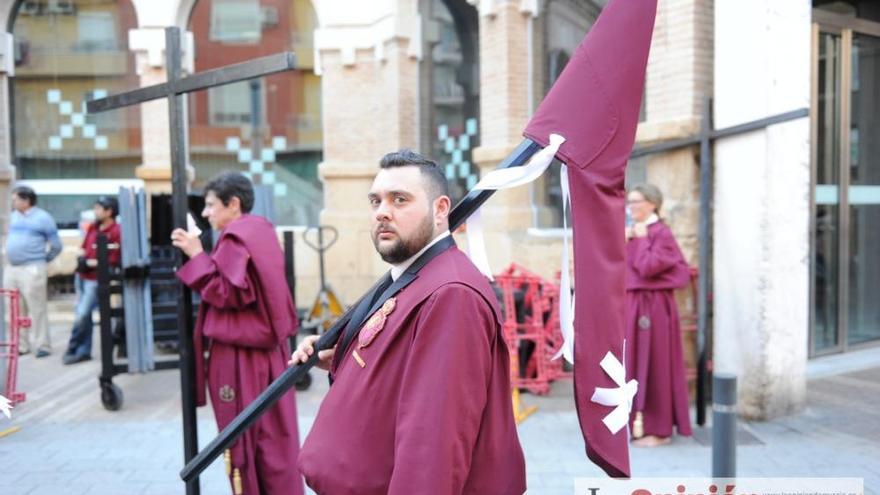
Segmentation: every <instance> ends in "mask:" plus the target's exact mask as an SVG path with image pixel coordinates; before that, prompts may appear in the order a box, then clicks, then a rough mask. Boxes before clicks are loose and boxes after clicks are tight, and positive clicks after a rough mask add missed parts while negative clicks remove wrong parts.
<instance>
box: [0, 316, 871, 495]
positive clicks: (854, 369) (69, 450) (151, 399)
mask: <svg viewBox="0 0 880 495" xmlns="http://www.w3.org/2000/svg"><path fill="white" fill-rule="evenodd" d="M69 325H70V322H69V321H63V320H56V321H55V322H53V327H52V336H53V344H54V346H55V349H54V352H55V354H53V355H52V356H51V357H49V358H47V359H40V360H37V359H35V358H34V357H33V356H32V355H29V356H25V357H23V358H22V360H21V365H20V376H21V378H20V387H19V388H20V389H23V390H24V391H25V392H27V394H28V398H27V402H25V403H24V404H21V405H20V406H19V407H17V408H16V409H15V410H14V411H13V414H14V415H13V421H12V422H9V421H7V420H6V418H5V417H0V432H3V431H7V434H6V435H5V436H0V466H2V470H0V471H2V474H0V494H3V495H19V494H28V495H35V494H64V495H79V494H163V495H164V494H178V493H183V492H184V490H183V484H182V483H181V482H180V481H179V478H178V476H177V473H178V471H179V470H180V468H181V466H182V454H181V451H182V440H181V426H180V419H179V416H180V398H179V376H178V374H177V372H176V371H162V372H155V373H150V374H146V375H123V376H119V377H117V378H116V379H115V380H114V382H115V383H117V384H118V385H119V386H120V387H121V388H122V389H123V391H124V393H125V403H124V405H123V408H122V410H121V411H118V412H108V411H106V410H104V408H103V407H102V406H101V402H100V396H99V389H98V382H97V379H96V376H97V374H98V370H99V363H98V360H97V359H95V360H93V361H90V362H87V363H82V364H78V365H75V366H69V367H65V366H62V365H61V349H62V348H63V345H64V344H65V342H66V334H67V333H68V332H69ZM96 346H97V342H96ZM96 349H97V347H96ZM95 357H96V358H97V352H96V353H95ZM878 363H880V349H875V350H868V351H862V352H860V353H852V354H849V355H847V356H845V357H837V358H830V359H825V360H823V361H818V362H813V363H811V365H810V366H811V376H813V378H811V380H810V382H809V388H808V401H809V402H808V406H807V408H806V410H805V411H804V412H802V413H800V414H798V415H795V416H791V417H786V418H782V419H778V420H775V421H772V422H767V423H749V424H744V425H742V430H743V431H742V432H741V437H742V439H743V440H744V441H745V444H744V445H740V447H739V451H738V458H737V462H738V466H737V467H738V473H739V474H740V475H741V476H760V477H781V476H805V477H806V476H810V477H815V476H820V477H822V476H835V477H864V478H865V488H866V493H880V492H878V491H877V487H878V486H880V463H878V461H877V460H878V459H880V419H878V413H877V411H878V410H880V364H878ZM318 373H321V375H318ZM318 373H316V374H315V380H314V383H313V386H312V388H311V389H310V390H309V391H308V392H306V393H302V394H300V395H299V396H298V406H299V411H300V431H301V434H302V435H303V436H304V435H305V433H306V432H307V431H308V428H309V426H310V425H311V422H312V420H313V418H314V415H315V412H316V411H317V408H318V405H319V404H320V400H321V397H322V396H323V394H324V393H325V391H326V380H325V379H324V378H323V372H318ZM523 401H524V402H525V403H527V404H529V405H537V406H538V407H539V410H538V412H537V413H535V414H534V415H533V416H531V417H530V418H528V419H527V420H526V421H525V422H524V423H523V424H522V425H520V428H519V433H520V438H521V440H522V444H523V447H524V449H525V452H526V458H527V468H528V477H529V493H532V494H570V493H572V487H573V478H574V477H577V476H600V473H599V471H598V470H597V469H596V468H594V467H593V466H592V465H591V464H589V463H588V462H587V461H586V457H585V455H584V454H583V443H582V440H581V437H580V432H579V430H578V426H577V420H576V416H575V413H574V407H573V402H572V396H571V384H570V382H560V383H557V384H556V385H555V387H554V388H553V391H552V393H551V394H550V396H548V397H535V396H532V395H523ZM11 427H20V430H18V431H15V432H9V429H10V428H11ZM697 430H698V431H697V435H695V438H676V439H675V441H674V442H673V443H672V444H671V445H669V446H665V447H660V448H655V449H635V448H634V449H632V451H631V453H632V465H633V475H634V476H683V477H684V476H687V477H696V476H706V475H708V474H709V473H710V465H711V449H710V447H708V446H707V445H706V444H705V441H704V438H706V437H709V435H708V434H707V432H705V431H701V430H700V429H699V428H698V429H697ZM215 434H216V428H215V427H214V425H213V417H212V414H211V411H210V410H209V409H206V408H205V409H200V410H199V440H200V443H201V444H203V445H204V444H205V443H207V442H208V441H209V440H210V439H211V438H212V437H213V436H214V435H215ZM0 435H2V433H0ZM201 482H202V485H201V486H202V493H205V494H225V493H228V492H229V490H228V487H227V483H226V480H225V477H224V474H223V467H222V465H221V463H220V462H217V463H215V464H214V465H212V466H211V467H210V468H209V470H208V471H207V472H206V474H205V475H204V476H203V477H202V481H201Z"/></svg>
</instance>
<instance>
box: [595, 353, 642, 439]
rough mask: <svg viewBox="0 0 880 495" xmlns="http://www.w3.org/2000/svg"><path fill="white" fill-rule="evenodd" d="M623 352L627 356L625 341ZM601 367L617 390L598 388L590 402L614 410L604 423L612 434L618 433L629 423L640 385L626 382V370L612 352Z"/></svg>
mask: <svg viewBox="0 0 880 495" xmlns="http://www.w3.org/2000/svg"><path fill="white" fill-rule="evenodd" d="M623 352H624V354H626V342H625V341H624V343H623ZM624 359H625V358H624ZM599 366H601V367H602V369H603V370H605V373H606V374H608V376H610V377H611V379H612V380H614V383H615V384H616V385H617V388H602V387H596V390H595V391H593V397H592V398H591V399H590V400H591V401H592V402H595V403H596V404H601V405H603V406H609V407H613V408H614V410H613V411H611V412H610V413H608V414H607V415H606V416H605V417H604V418H602V422H603V423H605V426H606V427H607V428H608V429H609V430H610V431H611V433H617V432H618V431H620V430H621V429H623V427H624V426H626V425H627V424H628V423H629V413H630V411H631V410H632V403H633V397H635V395H636V391H637V390H638V387H639V383H638V382H637V381H636V380H630V381H626V368H624V366H623V364H621V362H620V361H618V360H617V358H616V357H614V354H612V353H611V351H608V353H607V354H605V357H604V358H602V361H601V362H600V363H599Z"/></svg>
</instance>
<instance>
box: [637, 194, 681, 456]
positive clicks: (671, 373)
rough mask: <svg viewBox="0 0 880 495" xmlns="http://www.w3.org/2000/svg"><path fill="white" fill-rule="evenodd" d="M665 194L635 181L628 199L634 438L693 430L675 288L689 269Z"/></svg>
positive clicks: (644, 441)
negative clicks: (663, 212) (664, 211)
mask: <svg viewBox="0 0 880 495" xmlns="http://www.w3.org/2000/svg"><path fill="white" fill-rule="evenodd" d="M662 204H663V196H662V194H661V193H660V190H659V189H658V188H657V187H656V186H653V185H650V184H642V185H639V186H636V187H634V188H633V189H632V190H631V191H630V192H629V194H628V196H627V205H628V207H629V209H630V215H631V216H632V221H633V222H634V223H633V225H632V226H630V227H628V228H627V229H626V236H627V244H626V264H627V275H626V297H627V327H626V371H627V379H630V378H635V379H636V380H637V381H638V383H639V389H638V392H637V393H636V397H635V401H634V403H633V408H632V414H631V417H630V426H631V431H632V433H633V438H634V440H633V444H634V445H639V446H655V445H661V444H664V443H668V442H669V441H670V437H671V436H672V427H673V425H674V426H675V427H676V428H677V430H678V434H679V435H688V436H689V435H691V423H690V416H689V415H688V390H687V381H686V379H685V369H684V358H683V350H682V341H681V328H680V326H679V321H678V308H677V306H676V302H675V296H674V294H673V292H674V290H675V289H677V288H680V287H684V286H686V285H687V284H688V282H689V281H690V270H689V268H688V265H687V263H686V262H685V260H684V256H683V255H682V253H681V250H680V249H679V247H678V244H677V243H676V242H675V238H674V237H673V236H672V231H670V230H669V227H667V226H666V224H665V223H663V221H662V220H661V219H660V218H659V216H658V214H659V212H660V206H661V205H662Z"/></svg>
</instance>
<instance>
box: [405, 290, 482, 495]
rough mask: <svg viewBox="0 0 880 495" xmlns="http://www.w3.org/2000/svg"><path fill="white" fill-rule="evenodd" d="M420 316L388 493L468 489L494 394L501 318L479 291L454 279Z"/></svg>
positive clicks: (406, 375) (407, 375) (434, 297)
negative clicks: (492, 383)
mask: <svg viewBox="0 0 880 495" xmlns="http://www.w3.org/2000/svg"><path fill="white" fill-rule="evenodd" d="M416 324H417V331H416V332H415V336H414V337H413V341H412V344H411V345H412V348H411V351H410V353H409V356H408V359H407V363H406V367H405V370H404V372H403V375H402V377H401V381H402V386H401V392H400V398H399V402H398V403H399V408H398V411H397V418H396V420H397V421H396V426H395V453H394V470H393V473H392V475H391V482H390V485H389V489H388V493H389V494H392V495H393V494H398V495H400V494H406V495H409V494H412V493H426V492H427V491H430V492H431V493H435V494H453V493H461V491H462V487H463V486H464V484H465V481H466V479H467V475H468V472H469V471H470V465H471V454H472V452H473V449H474V445H475V444H476V440H477V434H478V433H479V430H480V422H481V418H482V414H483V409H484V407H485V404H486V400H487V390H488V387H489V381H490V378H491V372H492V364H491V363H492V356H491V352H492V349H493V340H494V338H496V337H495V335H496V334H495V331H496V330H495V329H496V324H495V318H494V316H493V313H492V311H491V309H490V308H489V306H488V304H486V302H485V301H484V300H483V299H482V298H481V297H480V296H479V295H478V294H477V293H476V292H474V291H473V290H472V289H470V288H468V287H465V286H462V285H458V284H454V285H446V286H444V287H442V288H440V289H439V290H438V291H436V292H435V293H434V294H432V295H431V297H430V298H429V299H428V300H427V301H426V302H425V304H424V306H423V308H422V309H421V311H420V313H419V316H418V321H417V323H416Z"/></svg>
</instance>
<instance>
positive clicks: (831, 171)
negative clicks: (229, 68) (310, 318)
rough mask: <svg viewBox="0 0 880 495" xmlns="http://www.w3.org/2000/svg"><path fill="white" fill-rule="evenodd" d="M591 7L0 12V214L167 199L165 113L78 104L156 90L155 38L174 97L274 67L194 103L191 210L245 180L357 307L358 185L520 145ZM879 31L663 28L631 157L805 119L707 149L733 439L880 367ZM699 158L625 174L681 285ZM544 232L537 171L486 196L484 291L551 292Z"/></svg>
mask: <svg viewBox="0 0 880 495" xmlns="http://www.w3.org/2000/svg"><path fill="white" fill-rule="evenodd" d="M606 3H607V1H605V0H374V1H370V2H364V1H358V0H198V1H196V0H161V1H159V0H150V1H147V0H20V1H12V0H0V19H2V20H4V21H5V26H6V33H5V34H4V38H3V41H4V42H3V43H0V191H2V192H3V195H2V198H0V199H3V200H5V199H6V195H5V194H6V193H7V192H8V188H9V186H10V185H11V184H12V183H13V182H14V180H15V179H16V178H48V179H64V178H93V177H100V178H117V177H118V178H124V177H138V178H141V179H143V180H144V181H145V182H146V183H147V187H148V188H149V189H150V190H151V191H167V190H169V188H170V186H169V180H170V168H169V161H170V160H169V156H170V154H169V150H168V136H167V134H168V127H167V106H166V104H165V103H164V102H162V101H158V102H152V103H149V104H145V105H143V106H141V107H140V108H131V109H128V110H124V111H119V112H114V113H111V114H107V115H98V116H91V115H85V114H84V112H83V111H82V105H83V102H84V101H85V100H86V99H87V98H90V97H95V96H100V95H102V94H106V93H108V92H111V93H112V92H116V91H121V90H123V89H125V88H132V87H136V86H139V85H148V84H153V83H156V82H160V81H162V80H164V77H165V68H164V53H163V50H164V35H163V32H162V30H163V28H164V27H166V26H177V27H180V28H182V29H185V30H187V32H188V36H187V39H188V40H189V42H188V43H187V44H186V48H185V53H184V61H185V64H184V65H185V67H186V68H187V70H189V71H194V70H196V71H202V70H206V69H210V68H215V67H218V66H221V65H226V64H229V63H234V62H239V61H244V60H249V59H252V58H256V57H259V56H261V55H266V54H270V53H275V52H279V51H284V50H291V51H294V52H295V53H296V55H297V60H298V69H297V70H296V71H293V72H292V73H284V74H278V75H273V76H269V77H265V78H262V79H261V80H259V81H254V82H245V83H239V84H235V85H230V86H227V87H223V88H214V89H211V90H209V91H206V92H203V93H199V94H195V95H191V96H189V97H188V123H189V131H188V132H189V144H190V164H191V172H192V178H193V181H192V184H193V188H194V189H195V190H197V189H198V188H199V187H200V185H201V184H203V183H204V180H205V179H206V178H208V177H210V176H211V175H213V174H214V173H215V172H217V171H219V170H224V169H230V168H231V169H237V170H241V171H242V172H244V173H246V174H248V175H249V176H250V177H251V178H252V179H253V180H254V182H255V184H257V185H260V186H264V187H266V188H267V190H268V191H270V193H271V195H272V197H273V199H274V206H275V210H276V214H277V219H278V223H279V224H280V225H281V226H284V227H285V228H287V227H291V228H294V229H296V230H297V231H302V230H303V229H304V228H305V227H306V226H310V225H316V224H318V223H321V224H324V225H331V226H334V227H336V228H337V229H338V231H339V233H340V239H339V240H340V242H338V243H337V244H336V245H335V246H334V247H333V248H331V249H330V250H329V251H327V253H326V264H327V267H328V271H327V273H328V281H329V283H330V284H331V285H332V286H334V287H335V288H336V289H338V292H339V293H340V295H341V296H342V299H343V300H344V301H346V302H351V301H353V300H354V299H355V298H356V297H358V296H359V295H360V293H361V292H362V291H363V290H365V289H366V288H367V287H369V286H370V285H371V284H372V282H373V281H374V280H375V278H376V277H377V276H378V275H379V274H381V273H382V272H383V271H384V270H385V269H386V267H385V265H384V264H383V263H382V262H381V261H380V260H379V259H378V257H377V256H375V254H374V252H373V248H372V245H371V243H370V241H369V234H368V227H367V217H366V214H367V211H368V208H367V204H366V199H365V197H366V191H367V189H368V187H369V184H370V181H371V179H372V176H373V175H374V174H375V171H376V168H377V162H378V159H379V158H380V157H381V156H382V155H383V154H384V153H386V152H388V151H390V150H395V149H398V148H402V147H407V148H412V149H415V150H418V151H421V152H423V153H425V154H428V155H430V156H432V157H433V158H434V159H436V160H437V161H438V162H439V163H441V164H442V165H443V167H444V170H445V172H446V175H447V178H448V179H449V181H450V184H451V186H452V190H453V195H454V196H455V197H456V198H460V197H461V196H462V195H463V194H464V192H465V191H466V190H467V189H468V188H469V187H470V186H472V185H473V184H474V183H475V182H476V180H477V179H478V178H479V176H480V174H482V173H485V172H486V171H488V170H491V169H492V168H494V167H495V165H496V164H497V163H498V162H499V161H500V160H501V159H502V158H504V157H505V156H506V155H507V154H508V153H509V152H510V151H511V150H512V149H514V148H515V147H516V146H517V145H518V144H519V143H520V142H521V140H522V136H521V132H522V129H523V127H524V125H525V123H526V122H527V121H528V118H529V116H530V114H531V113H532V112H533V111H534V109H535V108H536V106H537V105H538V104H539V103H540V101H541V99H542V98H543V96H544V95H545V94H546V92H547V90H548V89H549V88H550V86H551V85H552V84H553V82H554V81H555V79H556V78H557V77H558V76H559V74H560V72H561V70H562V69H563V68H564V67H565V64H566V62H567V61H568V59H569V57H570V56H571V54H572V52H573V50H574V48H575V47H576V46H577V44H578V43H579V42H580V40H581V39H582V37H583V35H584V33H585V32H587V31H588V30H589V28H590V26H591V25H592V24H593V22H594V21H595V19H596V18H597V16H598V15H599V14H600V12H601V9H602V8H603V6H604V5H605V4H606ZM878 26H880V11H878V7H877V5H876V2H870V1H866V0H849V1H827V0H814V1H812V2H809V1H806V0H789V1H782V2H780V1H777V0H745V1H742V2H714V1H713V0H660V2H659V10H658V15H657V21H656V26H655V32H654V42H653V46H652V50H651V55H650V60H649V67H648V75H647V82H646V89H645V97H644V101H643V109H642V115H641V119H640V120H641V123H640V126H639V130H638V134H637V145H639V146H644V145H649V144H654V143H658V142H664V141H669V140H675V139H681V138H686V137H689V136H692V135H694V134H696V133H697V132H698V131H699V129H700V126H701V124H702V122H703V117H702V112H703V104H704V101H706V99H707V98H711V99H712V104H713V116H712V120H713V122H712V125H713V126H714V127H715V128H726V127H731V126H735V125H738V124H742V123H744V122H749V121H753V120H759V119H762V118H765V117H770V116H772V115H776V114H781V113H785V112H789V111H792V110H798V109H802V108H807V109H809V112H810V116H809V117H808V118H801V119H795V120H792V121H788V122H785V123H781V124H775V125H772V126H769V127H766V128H764V129H761V130H758V131H753V132H749V133H745V134H741V135H737V136H733V137H729V138H724V139H719V140H717V141H716V142H715V143H714V145H713V148H712V152H713V156H714V158H715V180H714V182H713V184H712V196H713V197H714V201H713V205H712V206H713V207H712V210H711V211H712V214H711V215H712V216H711V219H712V230H711V232H712V236H711V240H702V242H712V259H713V261H712V265H711V266H712V270H711V273H706V274H701V276H708V277H711V279H712V287H713V298H712V313H713V328H714V366H715V369H716V370H722V371H730V372H734V373H737V374H738V375H739V376H740V398H741V410H742V412H743V414H744V415H746V416H748V417H754V418H769V417H773V416H776V415H779V414H785V413H788V412H790V411H794V410H797V409H798V408H800V407H801V406H802V404H803V401H804V390H805V380H806V379H805V367H806V362H807V360H808V359H809V358H810V357H812V356H819V355H823V354H826V353H832V352H845V351H848V350H851V349H857V348H859V347H861V346H866V345H873V344H876V343H877V342H878V341H880V309H878V308H880V306H878V305H876V304H871V295H872V294H874V293H876V292H877V291H878V290H880V287H878V286H877V285H878V283H880V282H878V281H880V255H878V254H877V253H880V229H878V227H880V153H878V152H877V151H878V150H877V149H876V148H877V147H878V146H880V144H878V142H880V127H878V122H877V115H880V108H878V107H880V98H878V94H880V91H878V89H877V84H878V79H880V48H878V47H880V27H878ZM611 49H613V48H611ZM699 154H700V149H699V146H692V147H684V148H679V149H676V150H673V151H668V152H664V153H658V154H652V155H648V156H646V157H643V158H640V159H637V160H633V161H632V162H631V163H630V166H629V169H628V172H627V174H628V175H627V180H628V182H629V183H636V182H643V181H649V182H652V183H655V184H657V185H658V186H660V188H661V189H662V190H663V191H664V192H665V195H666V201H665V203H664V206H663V216H664V218H665V219H666V221H667V222H668V223H669V224H670V225H671V227H672V229H673V231H674V233H675V234H676V237H677V238H678V240H679V243H680V244H681V245H682V248H683V250H684V251H685V254H686V256H687V258H688V260H689V261H690V262H691V263H692V264H694V265H696V264H697V256H698V247H699V243H700V242H701V239H699V238H698V223H699V192H700V191H699V163H700V156H699ZM561 212H562V208H561V193H560V187H559V176H558V168H556V167H551V171H549V172H548V173H547V174H546V176H545V177H542V178H541V179H540V180H539V181H537V182H536V183H534V184H532V185H531V186H528V187H522V188H519V189H516V190H511V191H503V192H499V193H497V194H496V196H495V197H493V199H492V200H491V201H490V202H489V203H487V204H486V206H485V207H484V209H483V223H484V224H485V225H486V230H487V232H486V236H487V245H488V248H489V252H490V253H492V259H491V260H490V262H491V264H492V268H493V269H495V270H501V269H503V268H505V267H506V266H507V265H508V264H509V263H510V262H512V261H515V262H517V263H519V264H521V265H524V266H526V267H528V268H529V269H531V270H533V271H536V272H538V273H541V274H542V275H544V276H547V277H551V278H552V277H555V276H556V272H557V270H558V265H559V258H560V252H561V249H562V235H563V232H562V229H561V227H562V218H561ZM4 215H5V214H4ZM6 218H7V217H6V216H3V217H2V218H0V220H2V221H3V222H4V223H5V220H6ZM461 243H462V244H465V242H464V239H462V240H461ZM578 255H580V256H588V255H589V253H578ZM296 263H297V272H298V283H297V294H298V295H299V299H300V300H299V301H298V303H299V305H300V306H305V305H307V304H308V303H309V302H310V297H312V295H313V294H316V293H317V290H318V286H319V280H318V273H317V271H318V270H317V266H318V263H317V258H316V256H315V253H314V252H312V251H310V250H308V249H305V248H302V249H298V250H297V259H296ZM682 304H683V305H684V308H685V310H688V308H690V307H691V306H689V305H692V304H693V301H690V300H683V301H682Z"/></svg>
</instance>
